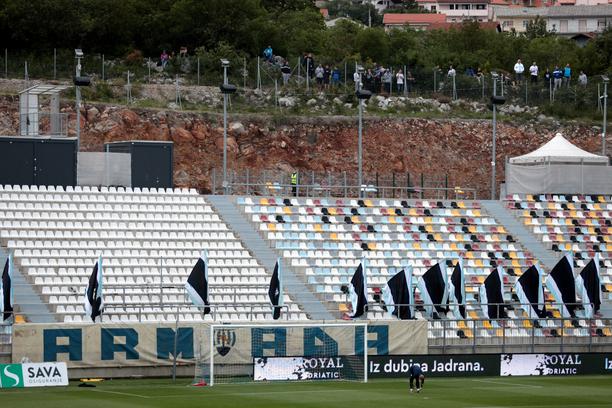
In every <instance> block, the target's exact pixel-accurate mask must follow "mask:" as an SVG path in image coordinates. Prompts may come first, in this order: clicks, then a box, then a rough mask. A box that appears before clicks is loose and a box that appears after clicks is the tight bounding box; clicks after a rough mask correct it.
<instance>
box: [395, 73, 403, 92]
mask: <svg viewBox="0 0 612 408" xmlns="http://www.w3.org/2000/svg"><path fill="white" fill-rule="evenodd" d="M404 81H405V78H404V72H403V71H402V70H401V69H400V70H399V71H397V74H395V83H396V84H397V93H398V94H401V93H402V92H404Z"/></svg>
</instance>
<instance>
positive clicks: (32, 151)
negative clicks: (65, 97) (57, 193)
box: [0, 136, 77, 187]
mask: <svg viewBox="0 0 612 408" xmlns="http://www.w3.org/2000/svg"><path fill="white" fill-rule="evenodd" d="M76 163H77V140H76V138H42V137H21V136H6V137H4V136H2V137H0V184H13V185H15V184H19V185H36V186H64V187H65V186H74V185H76V178H77V177H76V175H77V170H76Z"/></svg>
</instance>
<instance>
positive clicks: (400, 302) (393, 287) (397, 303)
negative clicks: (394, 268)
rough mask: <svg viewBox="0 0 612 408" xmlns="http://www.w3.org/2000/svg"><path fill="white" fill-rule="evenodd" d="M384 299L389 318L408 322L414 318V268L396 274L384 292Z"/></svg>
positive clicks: (408, 267) (410, 267)
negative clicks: (407, 320)
mask: <svg viewBox="0 0 612 408" xmlns="http://www.w3.org/2000/svg"><path fill="white" fill-rule="evenodd" d="M382 299H383V301H384V302H385V305H386V307H387V313H388V314H389V317H390V318H392V317H393V316H395V317H397V318H399V319H402V320H406V319H413V318H414V299H413V295H412V266H407V267H406V268H405V269H403V270H401V271H400V272H398V273H396V274H395V275H394V276H393V277H392V278H391V279H389V281H388V282H387V284H386V285H385V287H384V288H383V290H382Z"/></svg>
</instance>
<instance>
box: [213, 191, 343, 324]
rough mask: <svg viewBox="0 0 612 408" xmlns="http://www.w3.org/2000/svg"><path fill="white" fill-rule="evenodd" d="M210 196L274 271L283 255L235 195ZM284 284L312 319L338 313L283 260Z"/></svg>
mask: <svg viewBox="0 0 612 408" xmlns="http://www.w3.org/2000/svg"><path fill="white" fill-rule="evenodd" d="M206 200H207V201H208V202H209V203H211V205H212V206H213V207H214V209H215V210H216V212H217V214H219V216H220V217H221V219H222V220H223V221H224V222H225V223H226V224H227V225H228V226H229V227H230V229H231V230H232V231H234V233H235V234H236V235H237V236H238V237H239V239H240V240H241V241H242V242H243V244H244V245H245V247H246V248H248V249H249V250H250V251H251V253H252V254H253V256H254V257H255V258H256V259H257V260H258V261H259V262H260V263H261V265H263V266H264V268H266V270H267V271H268V273H270V275H272V271H273V270H274V264H275V263H276V259H277V258H279V254H277V253H276V252H275V251H274V250H272V249H271V248H270V246H269V242H268V241H267V240H265V239H264V238H263V237H262V236H261V235H260V234H259V233H258V232H257V230H255V228H254V227H253V225H252V224H251V223H250V222H249V221H248V220H247V218H246V216H245V215H243V214H242V213H241V212H240V210H239V209H238V207H237V206H236V204H235V202H234V197H231V196H223V195H209V196H206ZM281 262H282V265H283V282H284V283H283V284H284V287H285V290H286V292H287V294H288V295H289V296H291V298H292V299H293V300H294V301H295V302H296V303H297V304H298V305H299V306H300V308H301V309H302V310H303V311H304V312H305V313H306V314H308V316H309V317H310V318H311V319H315V320H332V319H334V316H333V315H332V314H331V313H330V311H329V310H327V308H326V307H325V306H324V304H323V303H322V302H321V301H320V300H319V299H318V298H317V297H315V296H314V295H313V293H312V292H311V291H310V290H309V289H308V288H307V287H306V285H305V284H304V282H302V280H300V279H299V278H298V276H296V274H295V271H293V270H292V269H290V268H288V267H286V264H287V263H286V262H283V260H282V259H281Z"/></svg>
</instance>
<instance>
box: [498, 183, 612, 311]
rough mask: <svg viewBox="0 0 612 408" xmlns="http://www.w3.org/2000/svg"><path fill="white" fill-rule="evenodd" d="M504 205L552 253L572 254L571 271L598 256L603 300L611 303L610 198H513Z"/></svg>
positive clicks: (611, 213)
mask: <svg viewBox="0 0 612 408" xmlns="http://www.w3.org/2000/svg"><path fill="white" fill-rule="evenodd" d="M505 201H506V206H507V208H508V209H510V210H511V211H513V212H514V214H515V216H517V217H519V218H520V220H521V221H522V222H523V223H524V225H525V226H526V227H527V228H529V229H530V230H531V231H532V232H533V234H535V235H536V236H537V237H538V238H539V239H540V240H541V241H542V242H543V243H544V244H545V245H547V246H548V247H549V248H550V249H551V250H552V251H555V252H558V253H559V255H560V256H561V254H562V253H564V252H572V253H573V254H574V266H575V267H578V268H582V267H584V266H585V265H586V264H587V262H588V261H589V259H591V258H593V257H594V255H595V254H596V253H598V254H599V256H600V273H601V279H602V284H603V287H602V289H603V292H604V299H606V298H607V299H608V300H612V295H611V294H612V259H611V258H610V254H611V253H612V235H611V234H610V233H611V232H612V197H610V196H603V195H569V194H568V195H561V194H554V195H551V194H542V195H519V194H513V195H509V196H507V197H506V200H505Z"/></svg>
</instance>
